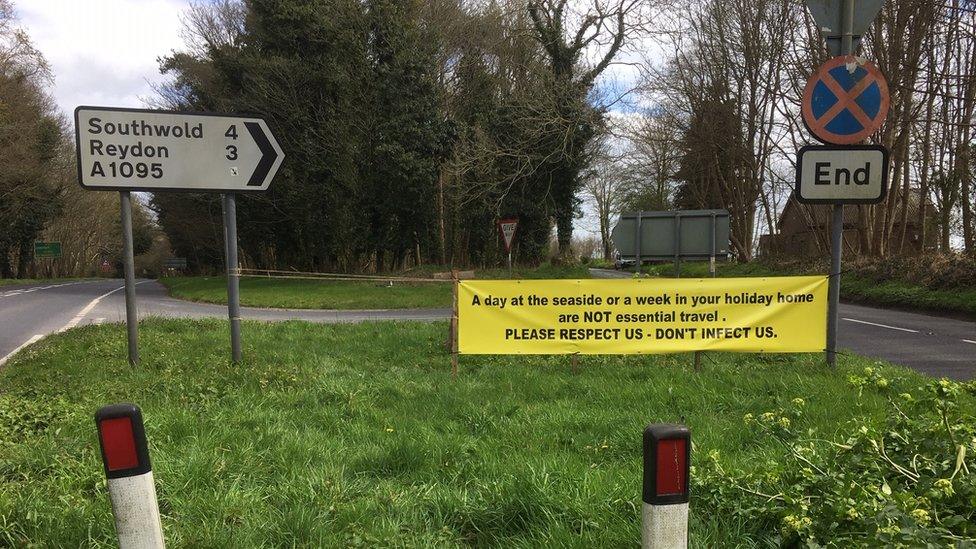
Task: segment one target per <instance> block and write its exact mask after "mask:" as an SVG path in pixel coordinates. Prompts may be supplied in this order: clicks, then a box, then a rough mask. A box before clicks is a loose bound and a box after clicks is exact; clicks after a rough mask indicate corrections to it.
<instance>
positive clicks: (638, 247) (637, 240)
mask: <svg viewBox="0 0 976 549" xmlns="http://www.w3.org/2000/svg"><path fill="white" fill-rule="evenodd" d="M643 213H644V212H642V211H640V210H637V223H635V225H636V227H637V229H636V231H637V234H636V238H634V248H635V252H636V253H635V255H636V256H637V274H640V272H641V218H642V217H643V215H642V214H643Z"/></svg>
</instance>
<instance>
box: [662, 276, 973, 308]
mask: <svg viewBox="0 0 976 549" xmlns="http://www.w3.org/2000/svg"><path fill="white" fill-rule="evenodd" d="M644 272H646V273H648V274H651V275H652V276H673V274H674V265H673V264H670V263H668V264H658V265H649V266H646V267H644ZM717 274H718V276H723V277H733V276H789V275H798V274H826V273H823V272H820V273H812V272H797V271H788V270H784V269H776V268H771V267H768V266H766V265H763V264H761V263H758V262H752V263H729V264H720V265H719V266H718V271H717ZM681 276H685V277H707V276H708V264H707V263H704V262H701V263H691V262H686V263H682V265H681ZM840 295H841V298H842V299H844V300H845V301H850V302H854V303H862V304H865V305H880V306H887V307H895V308H898V309H907V310H914V311H922V312H930V313H935V314H939V313H950V314H953V315H958V316H961V317H965V318H968V319H972V320H976V287H973V288H958V289H954V290H936V289H931V288H925V287H923V286H919V285H917V284H911V283H909V282H904V281H898V280H891V281H884V282H878V281H876V280H873V279H870V278H867V277H863V276H858V275H857V274H855V273H843V274H842V276H841V282H840Z"/></svg>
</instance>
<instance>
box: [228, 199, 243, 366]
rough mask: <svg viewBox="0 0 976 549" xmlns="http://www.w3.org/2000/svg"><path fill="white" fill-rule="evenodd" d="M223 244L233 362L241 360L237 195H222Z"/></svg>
mask: <svg viewBox="0 0 976 549" xmlns="http://www.w3.org/2000/svg"><path fill="white" fill-rule="evenodd" d="M224 244H225V246H226V248H227V250H226V257H227V316H228V318H229V319H230V351H231V360H233V362H235V363H236V362H240V361H241V298H240V297H241V296H240V271H239V264H238V262H237V196H236V195H235V194H234V193H227V194H225V195H224Z"/></svg>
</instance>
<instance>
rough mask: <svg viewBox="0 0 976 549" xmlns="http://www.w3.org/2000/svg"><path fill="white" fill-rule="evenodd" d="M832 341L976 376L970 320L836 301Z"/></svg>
mask: <svg viewBox="0 0 976 549" xmlns="http://www.w3.org/2000/svg"><path fill="white" fill-rule="evenodd" d="M590 273H591V274H592V275H593V277H594V278H629V277H630V276H632V275H631V274H630V273H627V272H620V271H612V270H609V269H590ZM837 346H838V347H839V348H840V349H841V352H846V351H849V352H852V353H856V354H859V355H863V356H868V357H874V358H879V359H883V360H887V361H888V362H891V363H893V364H901V365H902V366H908V367H911V368H914V369H915V370H918V371H919V372H922V373H925V374H928V375H930V376H933V377H947V378H949V379H957V380H969V379H973V378H976V322H968V321H965V320H957V319H952V318H944V317H938V316H931V315H926V314H919V313H908V312H903V311H894V310H890V309H878V308H875V307H865V306H862V305H852V304H850V303H841V305H840V327H839V329H838V332H837Z"/></svg>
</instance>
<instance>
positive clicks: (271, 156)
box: [75, 107, 285, 192]
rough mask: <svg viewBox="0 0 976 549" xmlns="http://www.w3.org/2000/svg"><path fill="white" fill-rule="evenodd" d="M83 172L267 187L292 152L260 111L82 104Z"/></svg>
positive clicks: (132, 182)
mask: <svg viewBox="0 0 976 549" xmlns="http://www.w3.org/2000/svg"><path fill="white" fill-rule="evenodd" d="M75 143H76V144H77V147H78V180H79V181H80V183H81V185H82V186H83V187H85V188H87V189H101V190H127V189H130V190H148V191H155V190H183V191H223V192H241V191H263V190H266V189H267V188H268V185H269V184H270V183H271V180H272V179H273V178H274V176H275V173H277V172H278V168H279V167H280V166H281V162H282V160H284V157H285V154H284V153H283V152H282V150H281V147H280V146H279V145H278V142H277V141H276V140H275V138H274V136H273V135H271V131H270V130H269V129H268V125H267V124H265V122H264V120H261V119H260V118H253V117H248V116H236V115H223V114H209V113H185V112H168V111H151V110H138V109H123V108H112V107H78V108H77V109H75Z"/></svg>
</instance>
